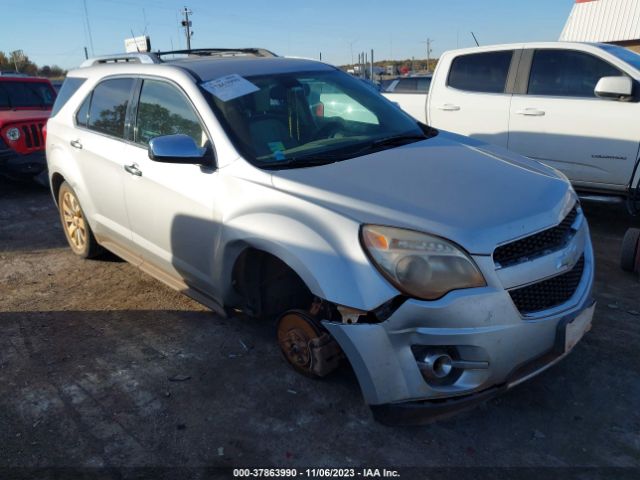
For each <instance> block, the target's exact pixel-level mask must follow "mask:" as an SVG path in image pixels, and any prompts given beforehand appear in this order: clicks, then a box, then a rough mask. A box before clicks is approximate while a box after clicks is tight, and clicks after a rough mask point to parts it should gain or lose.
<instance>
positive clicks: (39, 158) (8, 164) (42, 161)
mask: <svg viewBox="0 0 640 480" xmlns="http://www.w3.org/2000/svg"><path fill="white" fill-rule="evenodd" d="M46 168H47V158H46V156H45V152H44V150H41V151H38V152H33V153H28V154H26V155H22V154H20V153H18V152H15V151H13V150H11V149H6V150H0V173H1V174H3V175H7V176H9V177H12V178H18V179H30V178H33V177H35V176H37V175H39V174H40V173H42V172H43V171H44V170H46Z"/></svg>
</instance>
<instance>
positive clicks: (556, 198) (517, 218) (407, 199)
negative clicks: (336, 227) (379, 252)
mask: <svg viewBox="0 0 640 480" xmlns="http://www.w3.org/2000/svg"><path fill="white" fill-rule="evenodd" d="M463 142H464V143H463ZM272 182H273V185H274V187H275V188H276V189H279V190H282V191H284V192H287V193H288V194H291V195H295V196H298V197H300V198H304V199H306V200H308V201H310V202H313V203H316V204H320V205H323V206H324V207H326V208H328V209H331V210H333V211H335V212H338V213H341V214H343V215H346V216H348V217H350V218H352V219H354V220H356V221H358V222H361V223H370V224H378V225H390V226H396V227H402V228H409V229H413V230H418V231H422V232H426V233H431V234H434V235H439V236H441V237H445V238H447V239H449V240H452V241H454V242H456V243H458V244H459V245H461V246H462V247H464V248H465V249H466V250H467V251H468V252H470V253H472V254H479V255H490V254H491V253H492V252H493V250H494V249H495V247H496V245H498V244H501V243H504V242H507V241H510V240H513V239H516V238H519V237H522V236H525V235H527V234H531V233H534V232H536V231H539V230H542V229H544V228H547V227H550V226H553V225H555V224H557V223H559V222H560V221H561V220H562V218H563V216H564V215H566V213H567V211H568V209H569V208H570V207H571V206H572V205H573V202H574V201H575V200H574V199H575V194H574V193H573V191H572V190H571V189H570V185H569V182H568V181H567V180H566V178H564V177H562V176H561V175H559V174H558V173H557V171H555V170H553V169H552V168H549V167H547V166H544V165H542V164H541V163H538V162H536V161H533V160H529V159H526V158H524V157H520V156H518V155H514V154H510V153H509V152H507V151H506V150H504V149H500V148H499V147H495V146H490V145H487V144H484V143H481V142H477V141H473V142H471V141H469V142H467V141H466V138H465V137H459V136H457V135H453V134H449V133H446V132H441V133H440V134H439V135H438V136H437V137H434V138H431V139H429V140H425V141H421V142H417V143H413V144H410V145H405V146H402V147H398V148H393V149H390V150H385V151H382V152H378V153H374V154H371V155H366V156H363V157H359V158H353V159H350V160H345V161H342V162H337V163H333V164H329V165H324V166H318V167H310V168H301V169H289V170H279V171H275V172H273V175H272Z"/></svg>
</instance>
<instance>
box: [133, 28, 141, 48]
mask: <svg viewBox="0 0 640 480" xmlns="http://www.w3.org/2000/svg"><path fill="white" fill-rule="evenodd" d="M131 38H135V35H134V34H133V28H132V29H131ZM135 44H136V50H137V51H138V53H140V48H139V47H138V42H135Z"/></svg>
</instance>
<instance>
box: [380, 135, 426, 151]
mask: <svg viewBox="0 0 640 480" xmlns="http://www.w3.org/2000/svg"><path fill="white" fill-rule="evenodd" d="M427 138H429V137H427V136H426V135H415V134H406V135H393V136H391V137H385V138H380V139H378V140H374V141H373V142H371V143H370V144H369V145H368V146H369V147H374V148H375V147H387V146H389V147H391V146H396V145H405V144H407V143H412V142H418V141H420V140H426V139H427Z"/></svg>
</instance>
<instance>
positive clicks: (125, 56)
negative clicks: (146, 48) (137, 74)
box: [80, 53, 161, 68]
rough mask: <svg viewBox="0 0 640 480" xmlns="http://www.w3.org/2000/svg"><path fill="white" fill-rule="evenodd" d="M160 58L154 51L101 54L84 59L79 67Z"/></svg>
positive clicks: (156, 61) (152, 60) (144, 61)
mask: <svg viewBox="0 0 640 480" xmlns="http://www.w3.org/2000/svg"><path fill="white" fill-rule="evenodd" d="M160 62H161V60H160V59H159V58H158V56H157V55H156V54H155V53H115V54H113V55H102V56H100V57H93V58H89V59H87V60H85V61H84V62H82V63H81V64H80V68H85V67H91V66H93V65H100V64H104V63H160Z"/></svg>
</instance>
